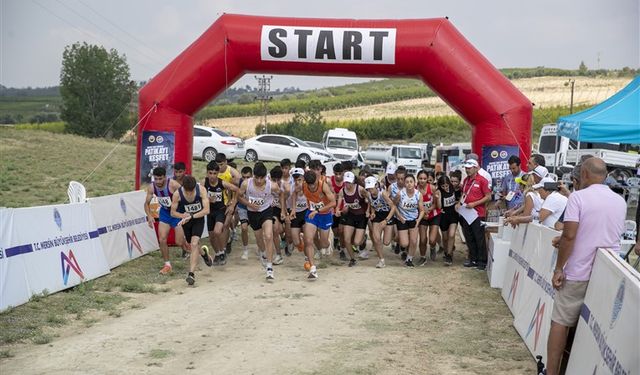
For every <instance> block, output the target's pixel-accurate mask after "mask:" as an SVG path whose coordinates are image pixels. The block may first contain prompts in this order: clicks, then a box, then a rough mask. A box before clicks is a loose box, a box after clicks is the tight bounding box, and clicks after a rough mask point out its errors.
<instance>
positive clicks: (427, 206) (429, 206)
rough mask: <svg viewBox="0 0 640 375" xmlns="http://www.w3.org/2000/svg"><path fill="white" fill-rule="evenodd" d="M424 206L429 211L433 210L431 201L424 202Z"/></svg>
mask: <svg viewBox="0 0 640 375" xmlns="http://www.w3.org/2000/svg"><path fill="white" fill-rule="evenodd" d="M422 205H423V206H424V208H425V209H427V210H428V209H430V208H431V201H426V202H422Z"/></svg>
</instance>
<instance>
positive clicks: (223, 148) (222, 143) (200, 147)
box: [193, 125, 244, 161]
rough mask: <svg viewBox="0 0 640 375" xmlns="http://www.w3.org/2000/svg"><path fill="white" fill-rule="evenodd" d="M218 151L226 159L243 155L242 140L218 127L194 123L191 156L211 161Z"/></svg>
mask: <svg viewBox="0 0 640 375" xmlns="http://www.w3.org/2000/svg"><path fill="white" fill-rule="evenodd" d="M219 152H222V153H223V154H225V156H226V157H227V159H228V160H233V159H235V158H241V157H244V142H243V141H242V139H240V138H238V137H234V136H232V135H230V134H229V133H227V132H224V131H222V130H220V129H216V128H210V127H207V126H202V125H194V126H193V158H194V159H204V160H206V161H212V160H215V158H216V155H217V154H218V153H219Z"/></svg>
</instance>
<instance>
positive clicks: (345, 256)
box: [340, 249, 347, 262]
mask: <svg viewBox="0 0 640 375" xmlns="http://www.w3.org/2000/svg"><path fill="white" fill-rule="evenodd" d="M340 260H342V261H345V262H346V261H347V254H345V252H344V250H342V249H340Z"/></svg>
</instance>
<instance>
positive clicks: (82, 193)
mask: <svg viewBox="0 0 640 375" xmlns="http://www.w3.org/2000/svg"><path fill="white" fill-rule="evenodd" d="M67 195H68V196H69V203H84V202H86V200H87V189H85V188H84V185H82V184H81V183H79V182H78V181H71V182H69V188H68V189H67Z"/></svg>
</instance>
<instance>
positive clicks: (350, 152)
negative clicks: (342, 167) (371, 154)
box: [322, 128, 359, 165]
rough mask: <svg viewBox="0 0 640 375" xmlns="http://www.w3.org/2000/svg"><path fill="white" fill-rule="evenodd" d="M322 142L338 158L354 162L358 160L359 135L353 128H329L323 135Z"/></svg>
mask: <svg viewBox="0 0 640 375" xmlns="http://www.w3.org/2000/svg"><path fill="white" fill-rule="evenodd" d="M322 144H323V145H324V148H325V150H326V151H327V152H328V153H329V154H331V155H333V157H334V158H335V159H336V160H340V161H342V160H351V161H353V162H357V160H358V149H359V148H358V137H357V136H356V133H355V132H352V131H351V130H348V129H343V128H335V129H331V130H327V131H326V132H324V134H323V135H322ZM354 165H356V164H355V163H354Z"/></svg>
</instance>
